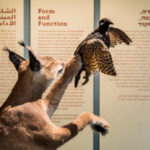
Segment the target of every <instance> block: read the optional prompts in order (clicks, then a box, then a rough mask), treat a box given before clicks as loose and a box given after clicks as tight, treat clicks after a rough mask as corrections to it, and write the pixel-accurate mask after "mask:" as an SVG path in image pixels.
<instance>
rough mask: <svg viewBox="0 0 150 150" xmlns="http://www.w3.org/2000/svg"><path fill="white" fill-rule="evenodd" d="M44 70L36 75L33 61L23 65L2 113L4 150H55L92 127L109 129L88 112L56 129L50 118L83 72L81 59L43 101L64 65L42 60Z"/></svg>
mask: <svg viewBox="0 0 150 150" xmlns="http://www.w3.org/2000/svg"><path fill="white" fill-rule="evenodd" d="M38 59H39V61H40V63H41V66H42V68H41V70H40V71H38V72H32V71H31V70H30V68H29V63H30V62H29V61H23V62H22V63H21V64H20V66H19V70H18V80H17V82H16V84H15V86H14V88H13V89H12V91H11V93H10V95H9V96H8V98H7V100H6V102H5V103H4V104H3V105H2V107H1V109H0V150H10V149H11V150H55V149H57V148H58V147H60V146H61V145H63V144H64V143H65V142H67V141H68V140H70V139H71V138H73V137H74V136H75V135H77V134H78V132H79V131H81V130H82V129H83V128H84V127H85V126H87V125H88V124H95V123H98V124H99V125H100V126H102V127H103V128H105V129H108V128H109V125H108V123H107V122H106V121H104V120H103V119H102V118H100V117H97V116H95V115H93V114H92V113H89V112H85V113H82V114H80V115H79V116H78V117H77V119H75V120H74V121H73V122H71V123H69V124H67V125H65V126H62V127H57V126H55V125H54V124H53V123H52V122H51V120H50V117H51V116H52V115H53V113H54V112H55V110H56V108H57V106H58V104H59V102H60V100H61V98H62V96H63V94H64V92H65V89H66V88H67V85H68V84H69V83H70V82H71V80H72V79H73V77H74V76H75V75H76V73H77V72H78V71H79V69H80V68H81V60H80V57H79V56H76V57H73V58H72V59H71V60H70V61H68V63H67V64H66V66H65V70H64V72H63V74H62V76H61V77H60V78H59V79H58V80H57V81H56V82H55V83H54V84H53V85H52V86H51V88H50V91H49V93H48V94H47V95H46V97H45V98H43V99H42V98H41V97H42V94H43V92H44V91H45V90H46V88H47V86H48V84H49V83H50V82H51V81H52V80H53V79H54V78H55V77H56V76H57V74H58V71H59V70H60V68H61V67H63V64H61V63H59V62H57V61H56V60H55V59H52V58H50V57H39V58H38Z"/></svg>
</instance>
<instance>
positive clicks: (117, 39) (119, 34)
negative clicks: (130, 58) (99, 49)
mask: <svg viewBox="0 0 150 150" xmlns="http://www.w3.org/2000/svg"><path fill="white" fill-rule="evenodd" d="M108 34H109V38H110V47H114V46H115V45H117V44H118V43H119V44H120V43H122V42H123V43H125V44H127V45H129V44H130V43H131V42H132V40H131V39H130V38H129V36H128V35H127V34H126V33H125V32H124V31H122V30H120V29H117V28H113V27H109V30H108Z"/></svg>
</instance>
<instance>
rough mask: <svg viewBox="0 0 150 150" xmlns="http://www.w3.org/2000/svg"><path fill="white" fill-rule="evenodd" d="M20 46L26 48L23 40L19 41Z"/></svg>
mask: <svg viewBox="0 0 150 150" xmlns="http://www.w3.org/2000/svg"><path fill="white" fill-rule="evenodd" d="M18 44H19V45H21V46H23V47H25V46H26V44H25V42H24V41H23V40H20V41H18Z"/></svg>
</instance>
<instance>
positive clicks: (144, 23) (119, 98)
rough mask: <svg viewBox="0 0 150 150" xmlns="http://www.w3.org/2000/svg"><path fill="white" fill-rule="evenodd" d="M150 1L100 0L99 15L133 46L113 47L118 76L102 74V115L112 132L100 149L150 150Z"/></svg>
mask: <svg viewBox="0 0 150 150" xmlns="http://www.w3.org/2000/svg"><path fill="white" fill-rule="evenodd" d="M149 6H150V1H148V0H143V1H141V0H132V1H130V0H126V1H125V0H113V1H109V0H101V5H100V17H101V18H103V17H107V18H110V19H111V21H112V22H113V23H114V25H113V26H114V27H117V28H120V29H121V30H123V31H125V32H126V33H127V34H128V35H129V37H130V38H131V39H132V41H133V42H132V43H131V45H130V46H129V45H125V44H122V45H118V46H116V47H115V48H110V52H111V54H112V58H113V61H114V65H115V68H116V72H117V76H116V77H110V76H107V75H104V74H102V73H101V74H100V110H101V116H102V117H104V118H105V119H106V120H107V121H108V122H109V124H110V133H109V135H108V136H106V137H105V138H101V139H100V149H101V150H108V149H111V150H149V147H150V143H149V139H150V134H149V127H150V117H149V113H150V80H149V79H150V9H149Z"/></svg>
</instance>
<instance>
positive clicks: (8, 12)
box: [0, 0, 23, 105]
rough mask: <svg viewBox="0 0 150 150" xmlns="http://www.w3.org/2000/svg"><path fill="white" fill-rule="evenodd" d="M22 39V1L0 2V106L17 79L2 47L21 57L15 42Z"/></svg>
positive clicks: (5, 0) (1, 0)
mask: <svg viewBox="0 0 150 150" xmlns="http://www.w3.org/2000/svg"><path fill="white" fill-rule="evenodd" d="M20 39H23V0H13V3H12V0H0V105H1V104H2V103H3V102H4V101H5V100H6V98H7V97H8V94H9V93H10V91H11V89H12V87H13V85H14V84H15V82H16V79H17V72H16V70H15V68H14V66H13V64H12V63H10V61H9V58H8V53H7V52H4V51H2V48H3V47H6V46H7V47H8V48H9V49H11V50H13V51H15V52H16V53H18V54H20V55H21V56H23V50H22V48H21V47H20V46H19V45H18V44H17V41H19V40H20Z"/></svg>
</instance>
